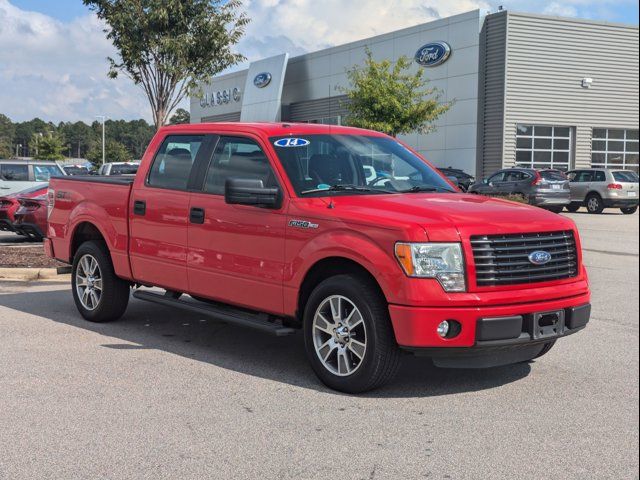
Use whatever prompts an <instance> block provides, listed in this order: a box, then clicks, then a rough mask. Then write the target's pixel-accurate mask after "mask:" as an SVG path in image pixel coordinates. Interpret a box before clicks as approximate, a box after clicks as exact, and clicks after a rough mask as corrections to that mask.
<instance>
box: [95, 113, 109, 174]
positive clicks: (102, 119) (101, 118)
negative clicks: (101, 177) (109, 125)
mask: <svg viewBox="0 0 640 480" xmlns="http://www.w3.org/2000/svg"><path fill="white" fill-rule="evenodd" d="M96 118H99V119H100V120H101V121H102V165H104V121H105V120H106V119H107V117H105V116H104V115H96Z"/></svg>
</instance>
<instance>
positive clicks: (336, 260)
mask: <svg viewBox="0 0 640 480" xmlns="http://www.w3.org/2000/svg"><path fill="white" fill-rule="evenodd" d="M343 274H354V275H361V276H363V277H365V278H367V279H368V280H369V281H370V282H371V284H372V285H374V286H375V288H376V289H377V290H378V292H379V293H380V295H381V296H382V298H384V299H385V302H387V301H388V300H387V298H386V295H385V294H384V290H383V289H382V287H381V285H380V283H379V282H378V281H377V280H376V277H375V276H374V275H373V274H372V273H371V272H370V271H369V270H368V269H367V268H366V267H365V266H363V265H362V264H361V263H358V262H357V261H355V260H352V259H350V258H347V257H341V256H331V257H325V258H323V259H321V260H318V261H317V262H316V263H314V264H313V265H312V266H311V267H310V268H309V270H307V272H306V273H305V275H304V279H303V280H302V283H301V285H300V289H299V290H298V302H297V308H296V317H297V318H298V319H302V314H303V312H304V308H305V306H306V304H307V301H308V300H309V296H310V295H311V292H312V291H313V289H314V288H315V287H316V286H318V285H319V284H320V283H321V282H322V281H324V280H326V279H327V278H330V277H333V276H336V275H343Z"/></svg>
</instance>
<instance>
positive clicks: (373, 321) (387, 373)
mask: <svg viewBox="0 0 640 480" xmlns="http://www.w3.org/2000/svg"><path fill="white" fill-rule="evenodd" d="M332 296H342V297H344V298H346V299H347V300H349V301H350V302H351V303H352V304H353V305H355V306H356V307H357V308H358V310H359V312H360V314H361V316H362V320H363V323H364V327H365V329H366V342H365V343H366V350H365V351H364V355H363V357H362V360H360V363H359V366H358V367H357V368H356V369H355V371H354V372H353V373H352V374H349V375H347V376H339V375H336V374H334V373H333V372H331V371H330V370H329V369H328V368H327V367H325V365H324V364H323V363H322V361H321V360H320V358H319V353H316V347H315V344H314V317H315V315H316V311H317V310H318V308H319V307H320V306H321V304H323V302H326V301H327V299H329V298H330V297H332ZM303 329H304V343H305V348H306V351H307V357H308V359H309V362H310V363H311V367H312V368H313V370H314V372H315V373H316V375H317V376H318V378H319V379H320V380H321V381H322V382H323V383H324V384H325V385H327V386H328V387H330V388H332V389H334V390H338V391H341V392H345V393H361V392H366V391H369V390H373V389H375V388H378V387H380V386H382V385H383V384H384V383H386V382H388V381H389V380H391V379H392V378H393V376H394V375H395V373H396V372H397V370H398V367H399V365H400V349H399V348H398V345H397V344H396V340H395V336H394V333H393V328H392V326H391V320H390V318H389V307H388V304H387V302H386V300H385V298H384V297H383V296H382V295H381V293H380V291H379V289H378V288H377V285H375V284H374V283H373V282H372V280H370V279H369V278H367V277H366V276H364V275H354V274H345V275H336V276H334V277H331V278H328V279H326V280H324V281H323V282H321V283H320V284H319V285H318V286H317V287H316V288H315V289H314V290H313V292H312V293H311V295H310V297H309V300H308V302H307V304H306V306H305V309H304V315H303ZM336 355H337V353H336ZM351 355H352V354H351ZM351 358H352V359H353V358H355V357H353V356H351ZM338 362H339V360H338Z"/></svg>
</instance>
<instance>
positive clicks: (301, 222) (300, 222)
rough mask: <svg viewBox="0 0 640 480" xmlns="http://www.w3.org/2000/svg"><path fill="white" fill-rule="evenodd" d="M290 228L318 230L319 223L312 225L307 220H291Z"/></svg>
mask: <svg viewBox="0 0 640 480" xmlns="http://www.w3.org/2000/svg"><path fill="white" fill-rule="evenodd" d="M289 226H290V227H296V228H318V224H317V223H311V222H308V221H306V220H289Z"/></svg>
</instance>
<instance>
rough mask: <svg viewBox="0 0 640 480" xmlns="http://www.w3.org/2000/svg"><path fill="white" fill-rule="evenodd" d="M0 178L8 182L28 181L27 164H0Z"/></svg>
mask: <svg viewBox="0 0 640 480" xmlns="http://www.w3.org/2000/svg"><path fill="white" fill-rule="evenodd" d="M0 178H1V179H2V180H8V181H10V182H11V181H13V182H28V181H29V166H28V165H19V164H15V163H4V164H2V165H0Z"/></svg>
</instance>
